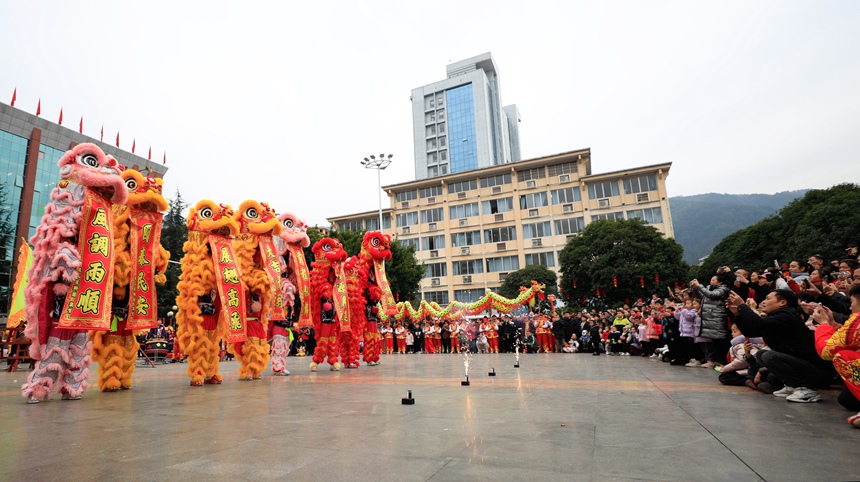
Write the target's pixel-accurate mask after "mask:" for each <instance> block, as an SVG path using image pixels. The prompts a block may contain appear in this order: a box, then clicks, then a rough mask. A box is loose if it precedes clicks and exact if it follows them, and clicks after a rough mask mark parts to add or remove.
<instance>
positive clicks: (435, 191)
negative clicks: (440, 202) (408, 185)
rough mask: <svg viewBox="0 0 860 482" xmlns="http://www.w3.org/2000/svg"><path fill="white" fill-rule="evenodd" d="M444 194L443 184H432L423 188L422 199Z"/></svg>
mask: <svg viewBox="0 0 860 482" xmlns="http://www.w3.org/2000/svg"><path fill="white" fill-rule="evenodd" d="M441 195H442V186H431V187H425V188H422V189H421V199H424V198H428V197H435V196H441Z"/></svg>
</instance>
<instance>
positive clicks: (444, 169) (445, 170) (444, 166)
mask: <svg viewBox="0 0 860 482" xmlns="http://www.w3.org/2000/svg"><path fill="white" fill-rule="evenodd" d="M443 154H444V153H443ZM442 160H443V161H444V160H445V156H442ZM439 169H440V170H441V171H442V175H443V176H444V175H445V174H448V164H440V165H439Z"/></svg>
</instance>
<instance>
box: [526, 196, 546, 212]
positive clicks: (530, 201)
mask: <svg viewBox="0 0 860 482" xmlns="http://www.w3.org/2000/svg"><path fill="white" fill-rule="evenodd" d="M546 205H547V201H546V193H545V192H535V193H532V194H523V195H522V196H520V209H531V208H539V207H541V206H546Z"/></svg>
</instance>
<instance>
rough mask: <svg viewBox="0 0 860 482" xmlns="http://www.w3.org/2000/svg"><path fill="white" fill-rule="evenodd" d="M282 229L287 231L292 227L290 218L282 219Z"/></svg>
mask: <svg viewBox="0 0 860 482" xmlns="http://www.w3.org/2000/svg"><path fill="white" fill-rule="evenodd" d="M284 227H285V228H287V229H289V228H292V227H293V220H292V219H290V218H287V219H284Z"/></svg>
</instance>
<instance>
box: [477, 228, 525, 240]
mask: <svg viewBox="0 0 860 482" xmlns="http://www.w3.org/2000/svg"><path fill="white" fill-rule="evenodd" d="M516 239H517V228H515V227H514V226H504V227H501V228H493V229H485V230H484V242H485V243H501V242H503V241H516Z"/></svg>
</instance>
